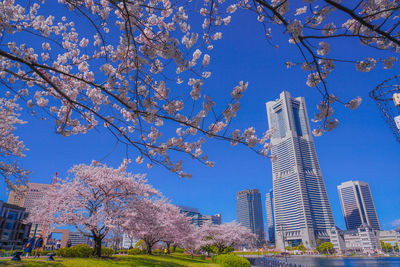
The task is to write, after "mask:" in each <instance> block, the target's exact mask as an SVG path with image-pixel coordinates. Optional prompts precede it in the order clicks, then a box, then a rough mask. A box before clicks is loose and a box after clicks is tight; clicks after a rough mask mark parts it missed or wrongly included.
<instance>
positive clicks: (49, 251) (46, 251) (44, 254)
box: [31, 250, 57, 256]
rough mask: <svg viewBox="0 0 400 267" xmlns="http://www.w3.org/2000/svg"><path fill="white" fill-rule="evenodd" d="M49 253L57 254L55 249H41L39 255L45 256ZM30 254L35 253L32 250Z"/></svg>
mask: <svg viewBox="0 0 400 267" xmlns="http://www.w3.org/2000/svg"><path fill="white" fill-rule="evenodd" d="M49 253H56V254H57V250H43V251H40V255H41V256H47V254H49ZM31 254H32V255H35V252H34V251H32V253H31Z"/></svg>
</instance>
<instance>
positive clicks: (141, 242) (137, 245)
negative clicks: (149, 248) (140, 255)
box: [134, 239, 144, 248]
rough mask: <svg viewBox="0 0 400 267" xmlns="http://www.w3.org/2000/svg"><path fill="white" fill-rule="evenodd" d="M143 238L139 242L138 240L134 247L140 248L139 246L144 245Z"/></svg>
mask: <svg viewBox="0 0 400 267" xmlns="http://www.w3.org/2000/svg"><path fill="white" fill-rule="evenodd" d="M143 245H144V244H143V240H142V239H140V240H139V241H138V242H136V244H135V247H134V248H139V246H142V247H143Z"/></svg>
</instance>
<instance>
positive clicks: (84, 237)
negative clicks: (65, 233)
mask: <svg viewBox="0 0 400 267" xmlns="http://www.w3.org/2000/svg"><path fill="white" fill-rule="evenodd" d="M69 239H70V240H71V246H76V245H79V244H85V245H88V246H93V245H94V244H93V240H92V239H91V238H90V237H89V234H83V233H81V232H79V231H75V232H70V233H69Z"/></svg>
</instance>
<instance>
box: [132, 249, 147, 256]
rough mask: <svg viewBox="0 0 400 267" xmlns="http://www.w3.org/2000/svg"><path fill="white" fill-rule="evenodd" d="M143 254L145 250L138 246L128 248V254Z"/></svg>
mask: <svg viewBox="0 0 400 267" xmlns="http://www.w3.org/2000/svg"><path fill="white" fill-rule="evenodd" d="M140 254H145V251H144V250H142V249H138V248H131V249H129V250H128V255H140Z"/></svg>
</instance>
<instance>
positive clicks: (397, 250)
mask: <svg viewBox="0 0 400 267" xmlns="http://www.w3.org/2000/svg"><path fill="white" fill-rule="evenodd" d="M393 249H394V251H396V252H399V244H397V243H396V244H395V245H394V248H393Z"/></svg>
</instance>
